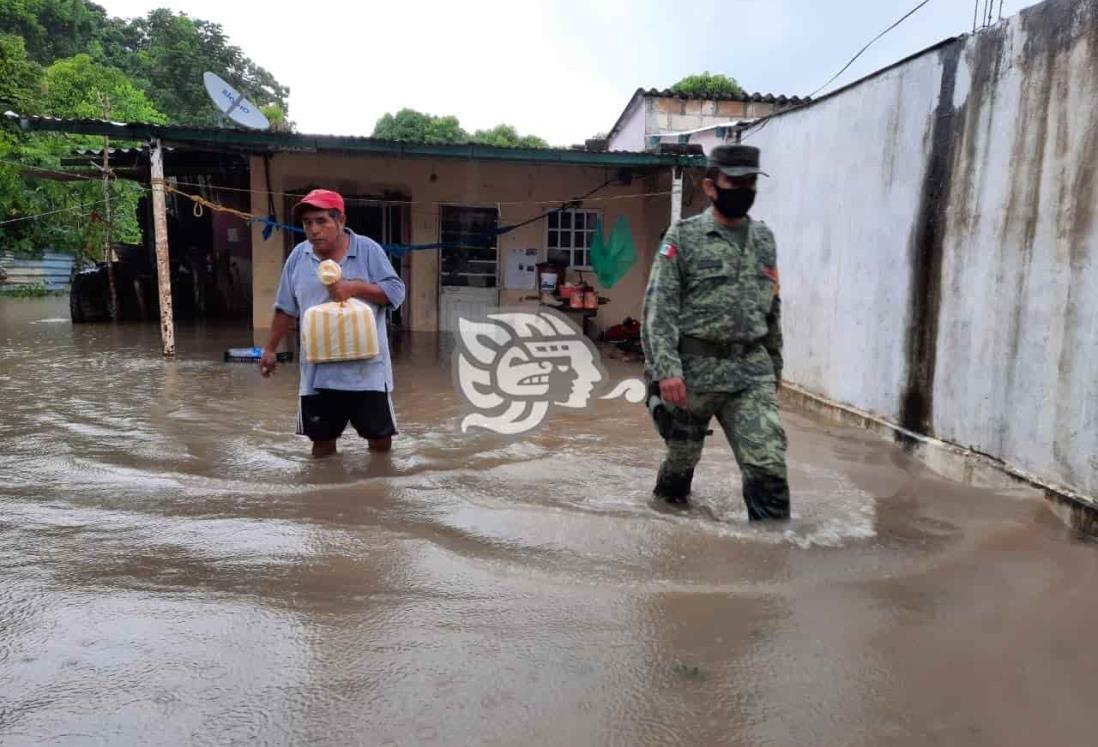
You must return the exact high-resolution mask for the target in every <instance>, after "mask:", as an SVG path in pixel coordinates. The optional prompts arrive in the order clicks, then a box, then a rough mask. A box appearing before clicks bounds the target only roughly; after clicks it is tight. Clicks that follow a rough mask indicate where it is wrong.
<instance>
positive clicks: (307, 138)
mask: <svg viewBox="0 0 1098 747" xmlns="http://www.w3.org/2000/svg"><path fill="white" fill-rule="evenodd" d="M6 116H7V118H8V119H9V120H14V121H16V122H18V123H19V125H20V127H21V128H22V129H24V130H27V131H32V132H34V131H39V132H67V133H70V134H77V135H106V136H110V137H111V138H114V139H116V140H139V141H140V140H151V139H159V140H160V141H161V142H163V143H164V144H165V145H174V146H181V147H188V146H189V147H209V146H211V145H213V146H220V147H227V148H230V149H233V150H238V151H244V152H248V153H254V154H263V153H278V152H307V153H324V152H328V153H361V154H370V155H381V156H384V155H389V156H395V157H401V158H403V157H409V158H448V159H461V160H474V161H501V162H524V163H557V164H565V165H574V166H616V167H625V166H632V167H637V168H642V167H646V166H647V167H657V166H666V167H673V166H697V165H699V164H702V162H703V161H704V158H703V157H699V156H688V155H677V154H651V153H629V152H618V153H615V152H591V151H583V150H566V149H555V148H499V147H495V146H489V145H476V144H467V145H451V144H433V143H413V142H402V141H396V140H376V139H372V138H354V137H343V136H338V135H308V134H297V133H282V132H259V131H248V130H230V129H216V128H198V127H186V126H179V125H158V124H145V123H122V122H106V121H101V120H62V119H52V118H43V117H27V116H23V115H19V114H15V113H13V112H8V113H7V114H6Z"/></svg>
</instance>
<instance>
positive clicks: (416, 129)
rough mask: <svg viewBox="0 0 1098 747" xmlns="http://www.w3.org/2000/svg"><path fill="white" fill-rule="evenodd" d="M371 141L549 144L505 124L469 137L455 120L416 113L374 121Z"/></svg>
mask: <svg viewBox="0 0 1098 747" xmlns="http://www.w3.org/2000/svg"><path fill="white" fill-rule="evenodd" d="M373 137H377V138H383V139H385V140H403V141H405V142H409V143H478V144H481V145H497V146H500V147H503V148H548V147H549V144H548V143H546V142H545V141H544V140H542V139H541V138H540V137H537V136H536V135H519V134H518V132H517V131H516V130H515V128H514V127H512V126H511V125H508V124H501V125H496V126H495V127H493V128H492V129H490V130H477V131H476V132H474V133H473V134H472V135H470V134H469V133H468V132H466V131H465V130H464V129H462V127H461V123H460V122H459V121H458V118H457V117H455V116H453V115H450V116H445V117H439V116H435V115H433V114H424V113H423V112H417V111H416V110H415V109H407V108H405V109H401V110H400V111H399V112H397V113H396V114H385V115H384V116H382V117H381V119H379V120H378V121H377V125H376V126H375V127H374V132H373Z"/></svg>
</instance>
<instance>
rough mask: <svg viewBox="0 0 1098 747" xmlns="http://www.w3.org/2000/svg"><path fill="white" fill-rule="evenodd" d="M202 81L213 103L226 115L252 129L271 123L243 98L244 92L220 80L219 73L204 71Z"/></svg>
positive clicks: (262, 128) (259, 128) (264, 127)
mask: <svg viewBox="0 0 1098 747" xmlns="http://www.w3.org/2000/svg"><path fill="white" fill-rule="evenodd" d="M202 82H203V83H205V84H206V92H207V93H208V94H210V98H211V99H213V102H214V105H215V106H217V108H218V109H220V110H221V111H222V112H224V114H225V116H226V117H228V118H229V119H231V120H232V121H234V122H236V123H237V124H238V125H241V126H242V127H247V128H249V129H252V130H266V129H270V126H271V123H270V122H268V121H267V117H265V116H264V115H263V112H261V111H259V109H258V108H257V107H256V105H255V104H253V103H252V102H251V101H248V99H246V98H244V94H242V93H240V92H239V91H237V90H236V89H235V88H233V87H232V86H230V85H229V84H228V83H226V82H225V81H224V80H222V79H221V76H220V75H215V74H214V73H210V72H205V73H203V74H202Z"/></svg>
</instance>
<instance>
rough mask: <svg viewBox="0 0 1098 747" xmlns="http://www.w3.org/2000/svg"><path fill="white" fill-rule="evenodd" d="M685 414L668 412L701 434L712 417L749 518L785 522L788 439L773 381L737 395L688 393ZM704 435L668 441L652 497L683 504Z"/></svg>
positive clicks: (700, 451)
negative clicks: (739, 476)
mask: <svg viewBox="0 0 1098 747" xmlns="http://www.w3.org/2000/svg"><path fill="white" fill-rule="evenodd" d="M687 404H688V406H689V407H688V410H681V409H679V408H673V412H674V417H675V418H677V419H679V420H680V421H681V422H682V423H683V425H686V424H688V423H689V424H692V425H693V426H694V430H695V431H696V432H697V431H698V430H699V429H700V430H701V431H702V432H704V429H705V427H706V426H707V425H708V423H709V422H710V420H711V419H712V418H713V417H714V416H716V418H717V422H718V423H720V426H721V429H722V430H723V431H724V435H725V438H727V439H728V443H729V445H730V446H731V447H732V453H733V454H734V455H735V457H736V463H737V464H738V465H739V468H740V472H742V473H743V485H742V488H743V499H744V502H745V503H746V504H747V515H748V518H750V519H751V520H753V521H754V520H759V519H788V518H789V482H788V474H787V471H786V463H785V452H786V448H787V446H788V440H787V438H786V435H785V429H784V428H782V424H781V419H780V417H779V413H778V398H777V394H776V392H775V390H774V384H773V383H772V382H764V383H759V384H754V385H752V386H751V387H750V388H748V389H745V390H743V391H740V392H735V393H729V392H697V393H694V392H690V393H688V396H687ZM702 438H704V436H701V435H698V436H697V437H695V438H687V439H675V440H670V439H669V440H667V441H666V443H667V455H666V457H665V458H664V460H663V463H662V464H661V465H660V471H659V476H658V478H657V482H656V490H655V494H656V495H657V496H658V497H660V498H663V499H665V500H668V501H671V502H673V503H685V502H686V496H687V495H689V493H690V486H691V482H692V480H693V478H694V468H695V467H696V466H697V464H698V461H699V460H700V459H701V455H702V448H703V446H704V441H703V440H702Z"/></svg>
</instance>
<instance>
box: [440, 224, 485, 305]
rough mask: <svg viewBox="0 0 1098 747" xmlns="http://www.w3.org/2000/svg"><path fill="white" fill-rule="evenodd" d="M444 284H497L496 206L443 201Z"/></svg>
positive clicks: (441, 234)
mask: <svg viewBox="0 0 1098 747" xmlns="http://www.w3.org/2000/svg"><path fill="white" fill-rule="evenodd" d="M439 223H440V231H439V239H440V240H441V241H443V242H445V243H447V244H449V246H447V247H446V248H445V249H443V250H442V251H441V254H440V256H441V258H442V262H441V266H440V268H439V279H440V282H441V284H442V285H446V286H466V287H469V288H495V287H496V236H495V232H496V230H497V229H498V227H499V213H498V212H497V211H496V209H495V208H477V207H465V206H461V205H443V206H442V208H441V209H440V210H439Z"/></svg>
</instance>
